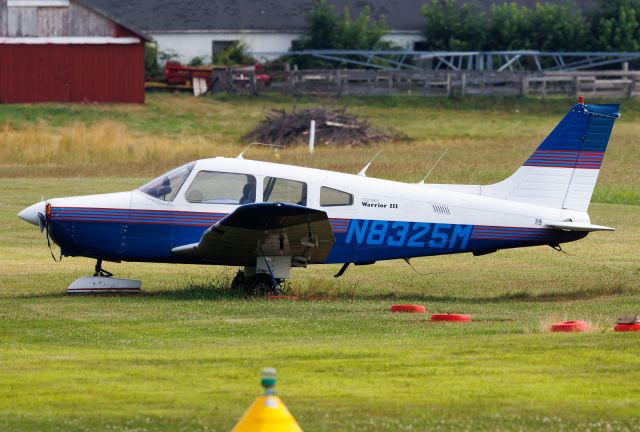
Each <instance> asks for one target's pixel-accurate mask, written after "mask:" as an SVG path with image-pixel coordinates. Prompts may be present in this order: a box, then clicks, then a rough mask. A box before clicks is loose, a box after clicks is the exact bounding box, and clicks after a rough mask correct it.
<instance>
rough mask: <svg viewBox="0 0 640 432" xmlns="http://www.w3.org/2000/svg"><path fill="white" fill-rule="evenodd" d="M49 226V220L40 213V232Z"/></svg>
mask: <svg viewBox="0 0 640 432" xmlns="http://www.w3.org/2000/svg"><path fill="white" fill-rule="evenodd" d="M46 225H47V218H45V217H44V215H43V214H42V213H40V212H38V226H40V232H42V231H44V229H45V227H46Z"/></svg>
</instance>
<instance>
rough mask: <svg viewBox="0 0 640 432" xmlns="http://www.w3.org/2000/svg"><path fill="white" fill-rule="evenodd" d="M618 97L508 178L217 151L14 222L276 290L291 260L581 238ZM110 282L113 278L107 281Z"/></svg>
mask: <svg viewBox="0 0 640 432" xmlns="http://www.w3.org/2000/svg"><path fill="white" fill-rule="evenodd" d="M618 109H619V105H617V104H616V105H585V104H584V102H583V101H582V99H580V100H579V102H578V104H576V105H575V106H573V107H572V108H571V110H570V111H569V112H568V113H567V114H566V116H565V117H564V118H563V119H562V121H561V122H560V123H559V124H558V125H557V126H556V128H555V129H554V130H553V131H552V132H551V134H550V135H549V136H548V137H547V138H546V139H544V141H543V142H542V144H540V146H539V147H538V148H537V150H536V151H535V152H534V153H533V154H532V155H531V156H530V157H529V158H528V159H527V160H526V161H525V162H524V164H523V165H522V166H521V167H520V168H519V169H518V170H517V171H516V172H515V173H514V174H513V175H512V176H511V177H509V178H507V179H506V180H503V181H501V182H499V183H496V184H492V185H487V186H480V185H450V184H422V183H418V184H410V183H401V182H395V181H389V180H381V179H375V178H369V177H366V176H365V175H364V171H365V170H366V167H365V169H364V170H363V171H362V172H361V175H352V174H343V173H337V172H331V171H324V170H319V169H310V168H303V167H297V166H290V165H281V164H274V163H267V162H258V161H252V160H246V159H244V158H242V155H240V156H239V157H237V158H235V159H230V158H222V157H218V158H213V159H203V160H198V161H195V162H191V163H189V164H186V165H184V166H181V167H179V168H176V169H174V170H172V171H170V172H168V173H166V174H163V175H161V176H160V177H158V178H156V179H155V180H152V181H151V182H149V183H147V184H145V185H144V186H142V187H140V188H139V189H136V190H134V191H130V192H120V193H109V194H101V195H89V196H79V197H67V198H56V199H50V200H46V201H42V202H39V203H37V204H34V205H32V206H30V207H28V208H26V209H24V210H23V211H22V212H20V213H19V215H18V216H19V217H20V218H22V219H24V220H25V221H27V222H30V223H32V224H34V225H39V226H40V228H41V230H43V229H46V230H47V235H49V234H50V236H51V239H53V241H55V243H57V244H58V245H59V246H60V248H61V255H64V256H84V257H90V258H94V259H96V260H97V264H96V272H95V275H94V276H95V277H102V278H103V279H106V278H105V276H111V274H110V273H108V272H106V271H105V270H103V269H102V261H103V260H104V261H113V262H120V261H138V262H159V263H190V264H210V265H225V266H239V267H243V268H244V270H241V271H239V272H238V274H237V275H236V277H235V278H234V282H233V285H234V287H241V286H242V287H245V288H246V289H247V290H248V291H249V292H252V293H255V292H258V293H266V292H273V291H277V290H278V289H279V284H280V282H281V281H282V280H283V279H287V278H289V277H290V270H291V267H306V266H307V265H308V264H336V263H340V264H343V266H342V268H341V270H340V271H339V273H338V274H337V275H336V277H338V276H341V275H342V274H343V273H344V271H345V270H346V268H347V266H349V264H351V263H353V264H356V265H364V264H372V263H374V262H376V261H380V260H389V259H398V258H403V259H407V260H408V259H409V258H412V257H421V256H431V255H442V254H453V253H467V252H470V253H473V254H474V255H484V254H488V253H491V252H495V251H497V250H499V249H506V248H516V247H526V246H537V245H549V246H551V247H553V248H555V249H560V245H561V244H562V243H565V242H570V241H574V240H578V239H581V238H583V237H585V236H586V235H587V234H588V233H589V232H591V231H601V230H612V228H608V227H604V226H599V225H593V224H591V221H590V219H589V215H588V214H587V208H588V206H589V202H590V200H591V195H592V193H593V189H594V187H595V184H596V179H597V177H598V172H599V170H600V166H601V164H602V159H603V156H604V152H605V150H606V147H607V143H608V141H609V136H610V134H611V130H612V128H613V124H614V121H615V119H617V118H618V117H619V116H620V114H619V113H618ZM113 279H115V278H113Z"/></svg>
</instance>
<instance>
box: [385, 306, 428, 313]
mask: <svg viewBox="0 0 640 432" xmlns="http://www.w3.org/2000/svg"><path fill="white" fill-rule="evenodd" d="M426 311H427V310H426V309H425V308H424V306H422V305H412V304H396V305H393V306H391V312H409V313H425V312H426Z"/></svg>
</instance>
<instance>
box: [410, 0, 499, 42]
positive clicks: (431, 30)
mask: <svg viewBox="0 0 640 432" xmlns="http://www.w3.org/2000/svg"><path fill="white" fill-rule="evenodd" d="M422 15H423V16H424V17H425V19H426V20H427V24H426V26H425V30H424V36H425V39H426V41H425V42H426V49H428V50H434V51H439V50H444V51H475V50H479V49H481V48H482V46H483V45H484V40H485V38H486V35H487V17H486V15H485V14H484V13H482V11H481V10H480V9H479V8H478V7H477V6H476V5H475V4H473V3H465V4H463V5H461V6H460V5H458V3H457V2H456V1H455V0H432V2H431V4H427V5H424V6H423V7H422Z"/></svg>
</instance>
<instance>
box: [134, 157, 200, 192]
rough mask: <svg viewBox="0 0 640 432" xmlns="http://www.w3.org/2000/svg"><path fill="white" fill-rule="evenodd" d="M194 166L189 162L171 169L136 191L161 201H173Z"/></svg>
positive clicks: (193, 163)
mask: <svg viewBox="0 0 640 432" xmlns="http://www.w3.org/2000/svg"><path fill="white" fill-rule="evenodd" d="M195 164H196V163H195V162H191V163H188V164H186V165H182V166H181V167H178V168H176V169H173V170H171V171H169V172H168V173H166V174H163V175H161V176H160V177H158V178H156V179H153V180H151V181H150V182H149V183H147V184H145V185H144V186H142V187H140V188H139V189H138V190H139V191H141V192H144V193H146V194H147V195H151V196H152V197H154V198H158V199H161V200H163V201H173V199H174V198H175V197H176V194H177V193H178V191H179V190H180V188H181V187H182V184H183V183H184V181H185V180H186V179H187V177H188V176H189V174H190V173H191V170H192V169H193V167H194V165H195Z"/></svg>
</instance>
